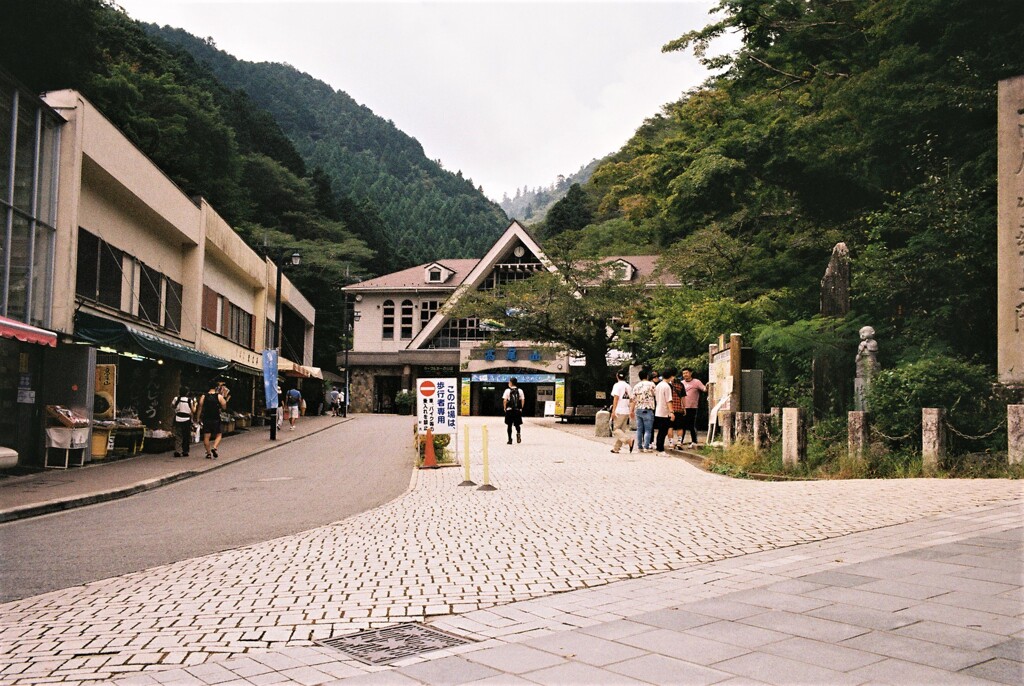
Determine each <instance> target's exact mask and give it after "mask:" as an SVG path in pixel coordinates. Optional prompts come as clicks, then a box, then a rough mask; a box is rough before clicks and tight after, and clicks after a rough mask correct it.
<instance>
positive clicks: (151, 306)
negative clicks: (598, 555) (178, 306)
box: [139, 262, 164, 326]
mask: <svg viewBox="0 0 1024 686" xmlns="http://www.w3.org/2000/svg"><path fill="white" fill-rule="evenodd" d="M163 279H164V276H163V274H161V273H160V272H158V271H157V270H155V269H152V268H150V267H147V266H146V265H144V264H142V263H141V262H140V263H139V317H140V318H141V319H145V320H146V321H147V322H149V323H150V324H155V325H157V326H159V325H160V314H161V308H160V303H161V302H162V298H161V297H160V296H161V292H162V291H163Z"/></svg>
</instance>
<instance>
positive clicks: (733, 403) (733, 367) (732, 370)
mask: <svg viewBox="0 0 1024 686" xmlns="http://www.w3.org/2000/svg"><path fill="white" fill-rule="evenodd" d="M742 358H743V336H741V335H739V334H738V333H734V334H730V335H729V375H730V376H731V377H732V393H730V394H729V409H730V410H732V411H733V412H739V411H740V409H741V407H740V403H742V402H743V398H742V397H741V393H740V387H741V386H742V385H743V384H742V382H743V359H742Z"/></svg>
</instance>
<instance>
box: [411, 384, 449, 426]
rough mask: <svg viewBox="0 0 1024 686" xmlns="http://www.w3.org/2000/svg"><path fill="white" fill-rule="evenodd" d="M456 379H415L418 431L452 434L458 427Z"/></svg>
mask: <svg viewBox="0 0 1024 686" xmlns="http://www.w3.org/2000/svg"><path fill="white" fill-rule="evenodd" d="M458 416H459V387H458V379H417V380H416V422H417V426H418V428H419V432H420V433H421V434H424V433H426V432H427V429H430V430H432V431H433V432H434V434H435V435H436V434H453V433H455V432H456V431H457V429H458V427H457V425H456V422H457V420H458Z"/></svg>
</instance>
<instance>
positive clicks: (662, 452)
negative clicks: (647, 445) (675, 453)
mask: <svg viewBox="0 0 1024 686" xmlns="http://www.w3.org/2000/svg"><path fill="white" fill-rule="evenodd" d="M658 457H668V453H666V452H665V451H664V450H659V451H658Z"/></svg>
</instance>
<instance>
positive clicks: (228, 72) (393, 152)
mask: <svg viewBox="0 0 1024 686" xmlns="http://www.w3.org/2000/svg"><path fill="white" fill-rule="evenodd" d="M146 29H147V31H149V32H150V33H151V34H152V35H155V36H159V37H160V38H162V39H164V40H166V41H167V42H169V43H171V44H173V45H176V46H179V47H181V48H182V49H184V50H185V51H187V52H188V53H189V54H191V55H192V56H193V57H195V59H197V60H199V61H200V62H201V63H202V64H204V65H206V66H208V67H209V68H210V69H211V70H212V71H213V73H214V74H215V75H216V76H217V78H218V79H220V80H221V82H222V83H224V84H226V85H227V86H228V87H230V88H235V89H239V90H241V91H244V92H246V93H247V94H248V95H249V97H250V98H252V100H253V101H254V102H255V103H256V104H257V105H258V106H260V107H261V108H263V109H265V110H266V111H268V112H270V113H271V114H272V115H273V117H274V119H275V120H276V121H277V123H278V124H279V125H280V126H281V128H282V129H283V130H284V132H285V133H286V134H287V135H288V137H289V138H290V139H291V141H292V142H293V143H294V144H295V147H296V148H297V149H298V151H299V153H300V154H301V155H302V157H303V159H305V161H306V163H307V164H309V165H310V166H316V167H319V168H321V169H323V170H324V171H325V172H326V174H327V175H328V177H329V178H330V180H331V185H332V187H333V188H334V189H335V190H336V191H338V192H340V193H342V194H343V195H345V196H348V197H351V198H365V199H367V200H369V201H370V202H371V203H373V206H374V207H375V208H376V209H377V210H378V211H379V213H380V216H381V218H382V219H383V221H384V227H385V230H384V232H382V233H379V234H378V235H364V238H365V239H366V240H367V241H368V242H369V243H370V245H371V247H373V248H374V249H376V250H377V251H378V253H381V254H382V255H381V256H382V258H383V257H386V260H384V262H385V264H386V268H387V270H388V271H391V270H394V269H400V268H403V267H406V266H410V265H412V264H416V263H419V262H426V261H429V260H432V259H437V258H438V257H479V256H480V255H483V254H484V252H485V251H486V250H487V249H488V248H489V247H490V246H491V244H492V243H493V242H494V240H495V239H496V238H497V237H498V235H499V234H500V233H501V232H502V231H503V230H504V229H505V226H506V225H507V223H508V219H507V218H506V216H505V214H504V213H503V212H502V210H501V208H500V207H498V206H497V205H496V204H495V203H493V202H491V201H490V200H488V199H487V198H486V197H485V196H484V194H483V191H482V189H479V188H477V187H475V186H474V185H473V182H472V180H471V179H468V178H464V177H463V175H462V172H461V171H459V172H457V173H454V174H453V173H451V172H449V171H446V170H445V169H443V168H442V167H441V165H440V164H439V163H438V162H437V161H434V160H429V159H427V157H426V156H425V155H424V153H423V148H422V146H421V145H420V144H419V142H418V141H416V139H414V138H412V137H411V136H408V135H407V134H405V133H403V132H402V131H400V130H398V129H397V128H396V127H395V125H394V124H392V123H391V122H390V121H385V120H384V119H381V118H380V117H378V116H377V115H375V114H374V113H373V112H372V111H370V109H368V108H367V107H365V106H363V105H360V104H358V103H357V102H356V101H355V100H353V99H352V98H351V97H349V96H348V95H347V94H346V93H344V92H342V91H335V90H333V89H332V88H331V87H330V86H329V85H327V84H326V83H324V82H323V81H319V80H317V79H315V78H313V77H312V76H310V75H308V74H305V73H302V72H300V71H298V70H296V69H294V68H293V67H290V66H288V65H285V64H275V63H268V62H261V63H253V62H246V61H242V60H238V59H235V58H234V57H232V56H231V55H229V54H227V53H225V52H223V51H222V50H218V49H217V48H216V46H215V45H213V44H212V43H211V42H208V41H205V40H202V39H199V38H196V37H195V36H192V35H191V34H189V33H186V32H185V31H182V30H180V29H174V28H171V27H163V28H159V27H157V26H154V25H148V26H147V27H146ZM384 253H386V255H385V254H384ZM382 266H383V265H382Z"/></svg>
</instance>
